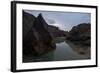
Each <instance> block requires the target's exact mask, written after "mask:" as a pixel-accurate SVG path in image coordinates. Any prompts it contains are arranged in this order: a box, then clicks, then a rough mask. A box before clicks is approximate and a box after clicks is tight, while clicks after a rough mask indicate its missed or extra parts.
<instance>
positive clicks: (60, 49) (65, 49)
mask: <svg viewBox="0 0 100 73" xmlns="http://www.w3.org/2000/svg"><path fill="white" fill-rule="evenodd" d="M69 44H70V45H69ZM73 48H75V46H74V47H73V45H72V43H71V42H70V43H69V42H68V43H67V42H65V41H63V42H60V43H57V44H56V49H55V50H52V51H50V52H48V53H47V54H44V55H41V56H27V57H26V58H25V60H24V61H25V62H42V61H63V60H81V59H88V58H89V57H88V56H86V55H80V54H78V53H77V52H75V51H74V50H73ZM89 56H90V55H89Z"/></svg>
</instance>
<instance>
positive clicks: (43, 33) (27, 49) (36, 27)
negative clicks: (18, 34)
mask: <svg viewBox="0 0 100 73" xmlns="http://www.w3.org/2000/svg"><path fill="white" fill-rule="evenodd" d="M23 25H24V26H23V37H24V38H23V53H24V54H30V53H33V54H35V55H40V54H44V53H46V52H49V51H50V50H52V49H54V48H55V47H56V45H55V43H52V40H53V39H52V36H51V34H50V33H49V31H48V24H47V23H46V21H45V20H44V18H43V17H42V15H41V14H39V16H38V17H37V18H36V17H34V16H33V15H31V14H29V13H26V12H23Z"/></svg>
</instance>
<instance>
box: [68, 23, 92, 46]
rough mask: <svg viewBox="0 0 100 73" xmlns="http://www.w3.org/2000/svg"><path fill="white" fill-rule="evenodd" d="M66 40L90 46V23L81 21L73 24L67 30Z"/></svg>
mask: <svg viewBox="0 0 100 73" xmlns="http://www.w3.org/2000/svg"><path fill="white" fill-rule="evenodd" d="M67 40H70V41H73V42H74V43H77V44H81V45H87V46H90V40H91V25H90V23H82V24H79V25H77V26H74V27H73V28H72V29H71V31H70V32H69V36H68V37H67Z"/></svg>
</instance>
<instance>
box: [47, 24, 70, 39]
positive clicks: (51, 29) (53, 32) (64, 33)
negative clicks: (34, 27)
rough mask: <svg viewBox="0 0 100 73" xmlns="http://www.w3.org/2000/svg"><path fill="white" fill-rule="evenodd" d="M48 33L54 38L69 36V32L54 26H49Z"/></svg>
mask: <svg viewBox="0 0 100 73" xmlns="http://www.w3.org/2000/svg"><path fill="white" fill-rule="evenodd" d="M48 31H49V32H50V33H51V35H52V37H53V38H56V37H65V36H67V34H68V32H67V31H64V30H60V29H59V28H58V27H56V26H52V25H48Z"/></svg>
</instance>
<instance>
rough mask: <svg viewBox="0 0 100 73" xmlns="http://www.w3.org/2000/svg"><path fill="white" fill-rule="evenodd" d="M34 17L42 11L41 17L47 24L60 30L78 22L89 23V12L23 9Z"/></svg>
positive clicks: (69, 28)
mask: <svg viewBox="0 0 100 73" xmlns="http://www.w3.org/2000/svg"><path fill="white" fill-rule="evenodd" d="M25 12H28V13H30V14H32V15H34V16H35V17H37V16H38V14H40V13H42V16H43V18H44V19H45V20H46V22H47V23H48V24H49V25H54V26H57V27H59V29H61V30H65V31H69V30H71V28H72V27H73V26H76V25H78V24H80V23H91V14H90V13H79V12H54V11H52V12H51V11H34V10H25Z"/></svg>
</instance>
